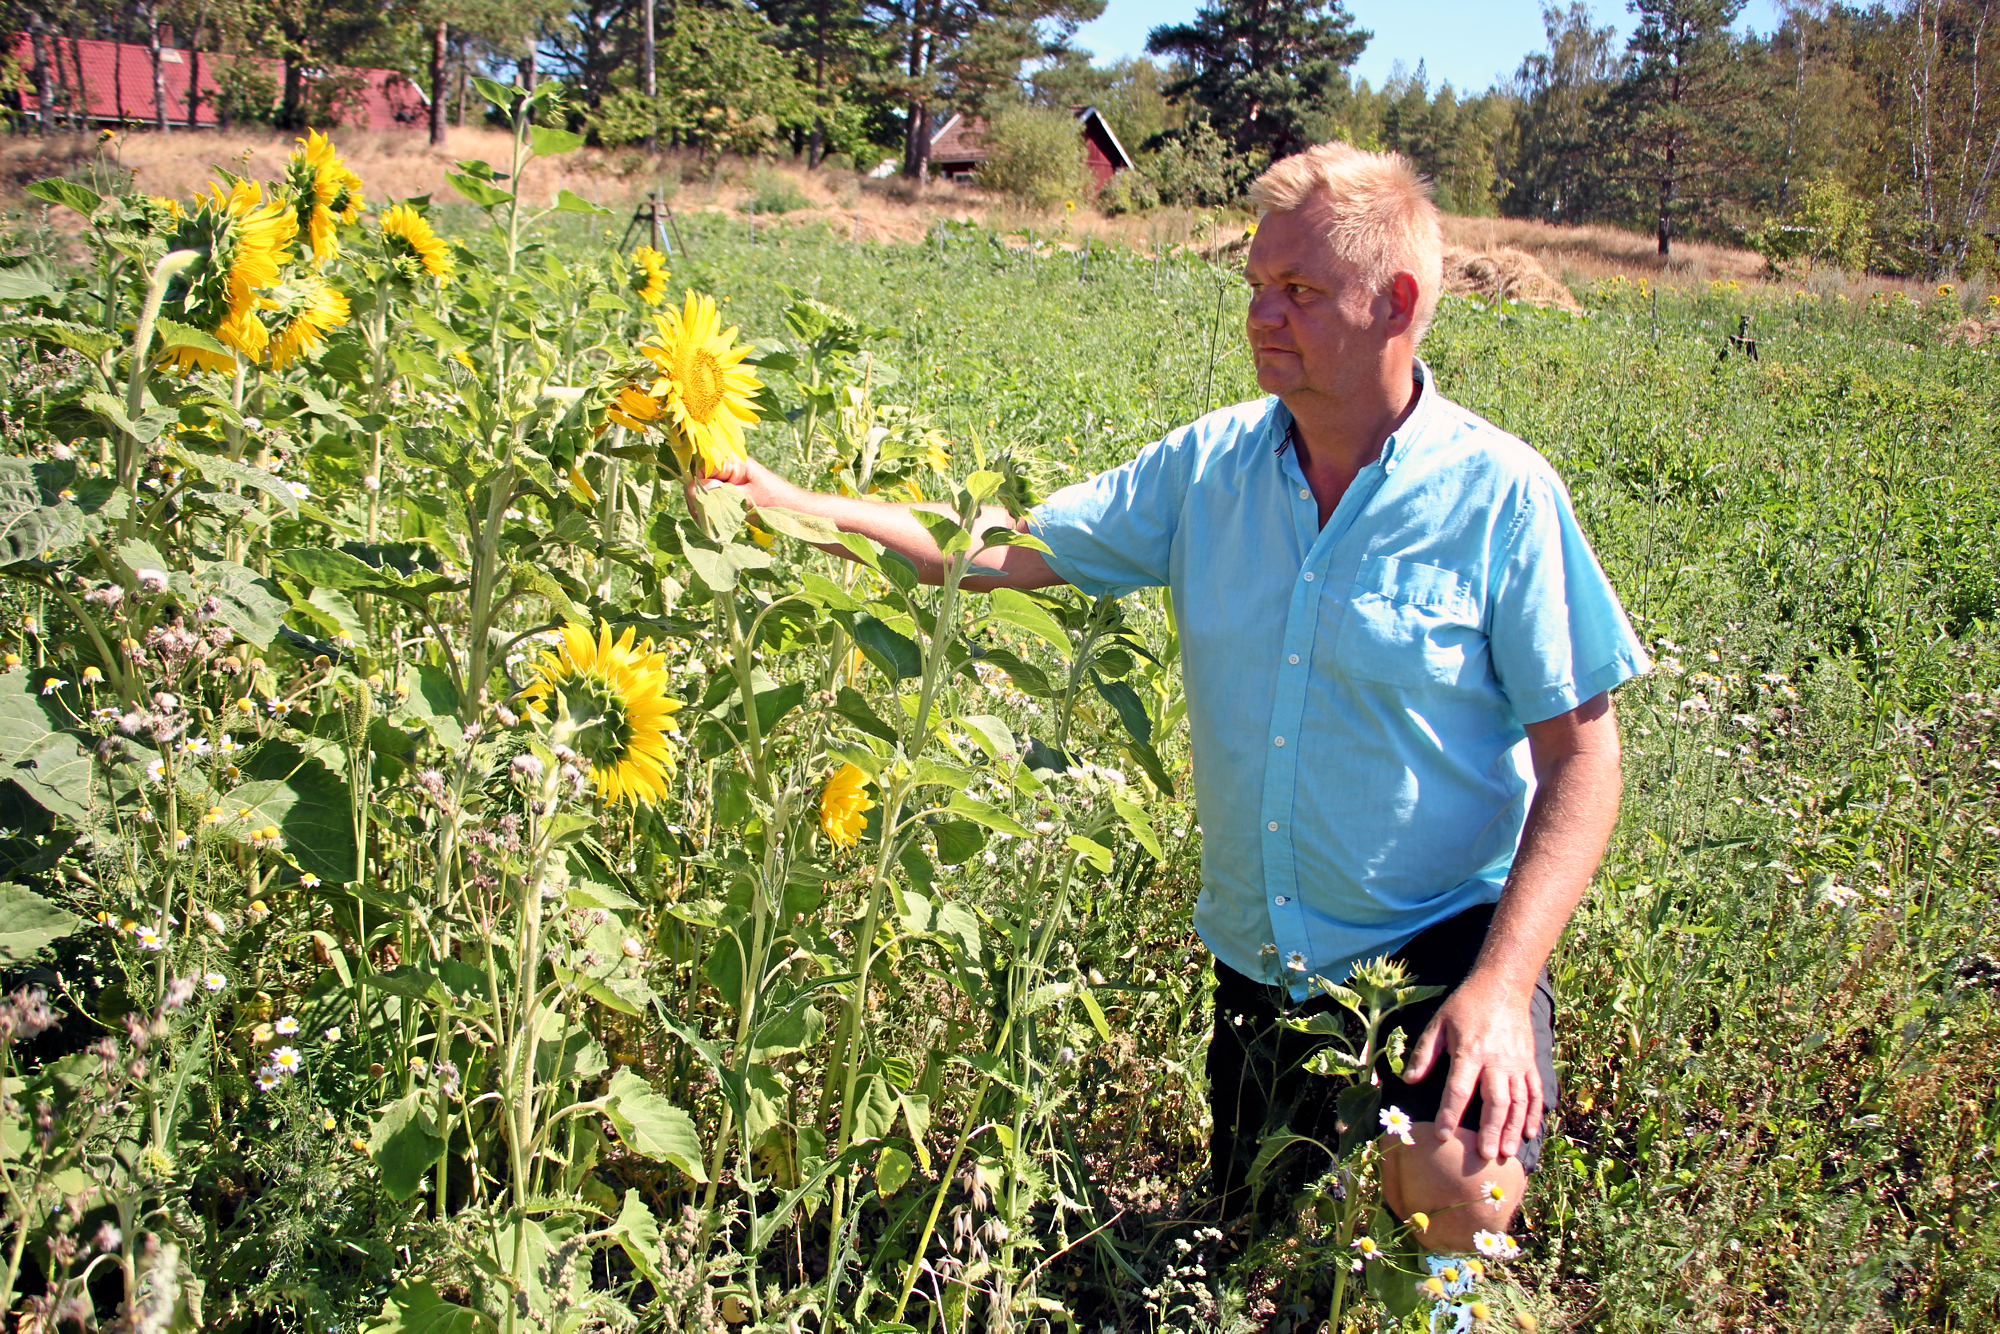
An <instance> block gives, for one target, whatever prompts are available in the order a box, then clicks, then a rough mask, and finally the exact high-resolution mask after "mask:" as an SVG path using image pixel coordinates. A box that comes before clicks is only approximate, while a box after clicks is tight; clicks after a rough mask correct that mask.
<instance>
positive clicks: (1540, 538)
mask: <svg viewBox="0 0 2000 1334" xmlns="http://www.w3.org/2000/svg"><path fill="white" fill-rule="evenodd" d="M1417 378H1418V386H1419V397H1418V401H1417V404H1416V407H1415V408H1414V409H1413V410H1412V411H1411V413H1410V414H1409V416H1408V418H1407V419H1406V420H1405V421H1404V423H1403V425H1402V427H1401V428H1400V429H1398V430H1397V431H1396V433H1395V434H1394V435H1392V436H1390V437H1389V440H1388V442H1387V443H1386V444H1384V445H1383V447H1382V452H1381V455H1380V456H1379V457H1378V458H1377V459H1376V460H1375V461H1374V462H1373V463H1371V464H1369V465H1368V466H1367V467H1365V468H1363V469H1362V470H1361V472H1360V474H1359V475H1358V476H1357V477H1356V478H1355V479H1354V483H1353V484H1352V485H1351V486H1349V487H1348V489H1347V494H1346V495H1344V496H1342V497H1341V500H1340V504H1339V505H1338V506H1337V507H1336V508H1335V510H1334V512H1333V515H1332V517H1331V518H1329V519H1328V520H1327V523H1326V526H1325V527H1324V528H1322V527H1320V526H1319V510H1318V505H1317V502H1316V501H1315V500H1314V499H1313V494H1312V489H1311V487H1309V486H1308V485H1307V484H1306V479H1305V475H1304V473H1303V472H1301V471H1300V468H1299V463H1298V459H1297V456H1296V453H1295V451H1294V450H1293V449H1292V447H1291V445H1290V427H1291V420H1292V419H1291V414H1290V412H1289V411H1287V410H1286V408H1285V406H1284V405H1283V404H1282V403H1281V402H1280V401H1279V400H1278V399H1276V398H1267V399H1262V400H1259V401H1256V402H1250V403H1242V404H1238V405H1237V406H1235V407H1233V408H1225V409H1223V410H1221V411H1219V412H1213V413H1210V414H1209V415H1208V416H1206V417H1203V418H1202V419H1201V420H1199V421H1197V422H1195V423H1193V424H1192V425H1190V426H1186V427H1183V428H1181V429H1180V430H1177V431H1175V432H1173V433H1172V434H1170V435H1168V436H1167V437H1166V438H1165V439H1163V440H1161V441H1159V442H1157V443H1156V444H1153V445H1150V446H1148V447H1147V448H1146V449H1144V450H1143V451H1141V452H1140V454H1139V456H1138V457H1137V458H1135V459H1133V460H1132V461H1131V462H1129V463H1127V464H1125V465H1124V466H1122V467H1119V468H1114V469H1112V470H1111V471H1109V472H1106V473H1103V474H1101V475H1099V476H1097V477H1095V478H1093V479H1091V480H1090V481H1087V482H1079V483H1077V484H1076V485H1074V486H1068V487H1064V488H1063V489H1062V490H1060V491H1058V492H1056V493H1055V494H1054V495H1053V496H1051V497H1049V499H1048V501H1047V502H1046V503H1045V504H1043V505H1041V506H1039V507H1037V508H1036V510H1035V512H1034V515H1033V520H1032V523H1033V531H1034V533H1035V535H1036V536H1038V537H1040V538H1041V539H1042V540H1043V541H1044V542H1046V543H1047V544H1048V545H1049V548H1050V550H1051V551H1053V552H1054V555H1053V557H1052V558H1051V559H1050V561H1049V563H1050V564H1051V565H1052V566H1053V567H1054V568H1055V571H1056V573H1057V574H1059V575H1061V576H1062V578H1063V579H1065V580H1067V581H1068V582H1069V583H1071V584H1073V585H1074V586H1076V587H1077V588H1079V589H1081V590H1083V591H1084V592H1086V593H1089V594H1092V595H1093V596H1096V595H1102V594H1112V595H1119V596H1122V595H1123V594H1126V593H1129V592H1131V591H1133V590H1135V589H1139V588H1149V587H1157V586H1160V585H1165V586H1167V587H1170V588H1172V589H1173V594H1174V612H1175V616H1176V619H1177V621H1178V624H1179V631H1180V641H1181V655H1182V670H1183V673H1184V678H1185V681H1186V686H1187V703H1188V722H1189V726H1190V728H1191V731H1192V740H1193V746H1194V780H1195V796H1196V800H1197V802H1198V809H1199V812H1200V818H1201V829H1202V859H1201V860H1202V890H1201V897H1200V899H1199V901H1198V902H1197V903H1196V905H1195V913H1194V924H1195V929H1196V930H1197V931H1198V932H1200V934H1201V938H1202V939H1203V941H1205V942H1206V943H1207V945H1208V947H1209V948H1210V949H1211V950H1213V951H1214V952H1215V954H1216V956H1217V957H1218V958H1220V959H1221V960H1222V961H1223V962H1224V963H1226V964H1228V965H1229V966H1230V967H1232V968H1234V969H1236V970H1237V971H1238V972H1241V973H1245V974H1247V975H1249V976H1250V977H1253V978H1259V979H1262V980H1266V981H1277V980H1280V979H1281V978H1282V979H1283V980H1284V981H1286V982H1289V983H1291V984H1292V990H1293V993H1294V995H1296V996H1300V997H1303V996H1304V994H1305V989H1304V983H1305V980H1306V979H1307V978H1308V977H1311V976H1314V975H1318V976H1323V977H1325V978H1327V979H1328V980H1330V981H1339V980H1341V979H1343V978H1344V977H1345V976H1346V975H1347V970H1348V968H1349V966H1350V965H1352V964H1353V963H1355V962H1356V961H1358V960H1362V959H1368V958H1373V957H1375V956H1376V955H1380V954H1386V953H1392V952H1394V951H1395V950H1397V949H1400V948H1401V947H1402V946H1403V945H1404V944H1406V943H1408V941H1409V940H1410V939H1411V938H1412V937H1413V936H1415V935H1416V934H1417V933H1418V932H1420V931H1423V930H1424V929H1425V928H1427V927H1430V926H1432V925H1434V924H1436V923H1438V922H1441V921H1443V920H1445V919H1446V918H1449V917H1452V916H1455V915H1456V914H1458V913H1460V912H1463V911H1465V910H1466V909H1467V908H1470V907H1473V906H1475V905H1477V904H1481V903H1494V902H1497V901H1498V900H1499V898H1500V890H1501V887H1502V886H1503V885H1504V884H1505V883H1506V879H1507V873H1508V870H1509V868H1510V867H1511V866H1512V865H1513V861H1514V854H1515V850H1516V849H1517V848H1518V847H1519V846H1520V841H1521V829H1522V826H1523V824H1524V823H1525V821H1526V818H1527V811H1528V803H1529V801H1530V799H1531V798H1532V796H1533V793H1534V786H1535V783H1534V772H1533V769H1532V767H1531V765H1530V762H1529V756H1528V745H1527V734H1526V732H1525V731H1524V730H1523V724H1526V723H1534V722H1540V721H1542V720H1544V719H1547V718H1553V717H1556V716H1557V715H1558V714H1562V713H1566V712H1568V711H1569V710H1571V709H1573V708H1575V707H1576V706H1577V705H1578V704H1581V703H1582V702H1584V701H1585V700H1588V699H1590V698H1591V697H1593V696H1595V695H1597V694H1598V693H1600V692H1602V691H1606V690H1609V689H1611V688H1612V687H1614V686H1616V685H1618V684H1620V683H1621V682H1624V681H1626V680H1629V679H1630V678H1632V677H1634V676H1637V675H1638V674H1639V673H1641V672H1643V671H1645V670H1647V668H1648V666H1649V665H1650V664H1649V663H1648V662H1647V659H1646V654H1645V650H1644V649H1643V648H1642V647H1641V646H1640V644H1639V641H1638V640H1637V639H1636V638H1635V637H1634V636H1633V634H1632V629H1631V626H1630V625H1629V624H1628V623H1627V622H1626V619H1625V614H1624V612H1623V610H1622V609H1621V608H1620V607H1619V605H1618V598H1617V595H1616V594H1615V593H1613V592H1612V590H1611V585H1610V584H1609V582H1608V581H1607V580H1606V579H1605V577H1604V572H1603V571H1602V570H1600V569H1599V568H1598V565H1597V561H1596V558H1595V557H1593V556H1592V555H1591V551H1590V547H1589V544H1588V543H1587V542H1585V540H1584V537H1583V533H1582V532H1581V531H1580V530H1579V529H1578V527H1577V523H1576V515H1575V513H1574V512H1573V511H1572V510H1571V508H1570V502H1569V493H1568V491H1567V490H1566V489H1565V488H1564V486H1563V483H1562V479H1561V478H1559V477H1557V476H1556V473H1555V470H1554V469H1553V468H1551V467H1550V466H1549V464H1548V461H1547V460H1545V459H1544V458H1542V456H1541V455H1540V454H1537V453H1536V452H1535V451H1534V450H1533V449H1531V448H1529V447H1528V446H1527V445H1526V444H1524V443H1522V442H1521V441H1520V440H1517V439H1515V438H1514V437H1513V436H1511V435H1508V434H1507V433H1506V432H1505V431H1502V430H1500V429H1499V428H1498V427H1496V426H1494V425H1492V424H1491V423H1489V422H1487V421H1484V420H1482V419H1481V418H1479V417H1477V416H1474V415H1473V414H1472V413H1470V412H1467V411H1466V410H1465V409H1464V408H1461V407H1459V406H1458V405H1457V404H1455V403H1452V402H1450V401H1449V400H1448V399H1445V398H1444V397H1443V396H1441V395H1440V394H1438V392H1437V391H1436V390H1435V389H1434V388H1433V387H1432V385H1431V377H1430V373H1429V371H1428V370H1427V369H1426V368H1425V367H1424V366H1423V365H1422V364H1421V363H1419V364H1418V366H1417Z"/></svg>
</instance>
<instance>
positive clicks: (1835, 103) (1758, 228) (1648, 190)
mask: <svg viewBox="0 0 2000 1334" xmlns="http://www.w3.org/2000/svg"><path fill="white" fill-rule="evenodd" d="M1743 7H1744V0H1630V3H1629V8H1630V9H1631V11H1632V13H1633V16H1634V19H1635V22H1634V24H1633V27H1632V30H1631V33H1630V36H1629V37H1627V38H1625V39H1624V40H1622V41H1621V40H1619V38H1618V35H1617V30H1616V29H1615V28H1613V27H1610V26H1605V25H1600V24H1598V23H1596V21H1595V19H1594V17H1593V14H1592V12H1591V9H1590V7H1589V6H1588V5H1586V4H1584V3H1579V2H1573V3H1569V4H1568V5H1567V6H1566V7H1563V6H1556V5H1550V6H1548V7H1547V8H1545V10H1544V14H1543V17H1544V25H1545V31H1546V39H1547V40H1546V46H1545V49H1543V50H1541V51H1537V52H1535V53H1533V54H1531V55H1529V56H1528V57H1527V58H1526V59H1525V60H1524V61H1523V62H1522V63H1521V66H1520V68H1519V69H1518V70H1517V71H1516V72H1515V74H1514V75H1513V76H1512V77H1511V78H1509V79H1506V80H1504V81H1502V82H1499V83H1497V84H1495V85H1494V86H1492V87H1490V88H1487V89H1485V90H1482V91H1476V92H1475V91H1472V90H1469V89H1457V88H1454V87H1453V86H1452V85H1451V84H1450V83H1448V82H1446V83H1439V84H1436V85H1433V84H1432V82H1431V80H1430V79H1429V78H1428V76H1427V73H1426V71H1425V68H1424V66H1423V64H1422V63H1421V62H1419V63H1418V65H1417V66H1416V68H1415V70H1413V71H1412V70H1408V69H1406V68H1404V67H1402V66H1400V65H1399V66H1398V67H1397V68H1396V69H1395V71H1394V73H1393V74H1392V76H1391V77H1390V78H1389V79H1388V80H1387V81H1386V82H1384V83H1383V84H1382V85H1381V86H1380V87H1373V86H1371V85H1370V84H1369V83H1368V82H1367V81H1366V80H1357V79H1355V78H1353V77H1352V70H1353V67H1354V65H1355V62H1356V61H1357V60H1358V58H1359V57H1360V55H1361V53H1362V52H1363V50H1365V49H1366V47H1367V44H1368V42H1369V41H1370V40H1371V37H1372V34H1370V33H1369V32H1367V31H1366V30H1364V29H1362V28H1361V27H1359V26H1358V25H1357V24H1356V23H1355V21H1354V18H1353V16H1352V15H1351V14H1350V13H1349V12H1348V11H1347V9H1346V8H1345V6H1344V5H1343V4H1341V3H1340V2H1339V0H1209V3H1207V4H1206V5H1204V7H1203V8H1202V9H1201V10H1200V11H1199V12H1198V13H1197V15H1196V17H1195V18H1194V19H1193V20H1192V21H1191V22H1188V23H1185V24H1170V25H1164V26H1161V27H1158V28H1155V29H1154V30H1153V31H1152V33H1151V35H1150V38H1149V41H1148V47H1147V50H1148V56H1149V57H1150V58H1145V59H1128V60H1122V61H1119V62H1116V63H1113V64H1110V65H1099V64H1096V63H1094V62H1093V61H1092V59H1091V57H1090V54H1089V53H1088V52H1086V51H1083V50H1080V49H1079V48H1078V47H1077V46H1076V44H1075V34H1076V30H1077V28H1078V26H1079V25H1080V24H1082V23H1084V22H1086V21H1088V20H1089V19H1091V18H1094V17H1096V16H1097V15H1098V14H1099V13H1100V12H1102V9H1103V0H76V2H75V3H72V4H69V5H65V6H63V7H61V8H60V9H54V8H52V7H49V6H47V5H45V4H42V3H40V0H0V26H7V27H11V28H13V29H15V30H17V31H22V32H29V33H31V34H33V35H34V37H35V47H34V49H35V51H36V53H37V54H36V60H37V61H40V60H41V59H42V57H41V55H40V52H41V50H42V49H43V47H44V45H45V44H46V45H48V46H49V47H50V48H51V49H53V48H54V47H55V46H56V45H57V44H56V43H55V41H54V39H55V38H57V37H61V36H89V37H110V38H117V39H120V40H126V41H137V42H141V43H144V42H148V41H157V40H158V35H159V34H160V33H161V32H162V31H163V30H167V31H170V32H171V33H172V34H174V37H173V40H174V41H175V42H176V43H178V44H180V45H183V46H190V47H193V48H196V49H202V50H208V51H215V52H223V53H251V54H258V55H268V56H279V57H283V58H284V59H285V60H286V61H287V62H288V64H287V70H288V71H292V70H295V69H298V68H302V67H311V66H313V65H315V64H317V65H322V66H327V67H331V66H386V67H390V68H395V69H400V70H403V71H405V72H406V73H408V74H410V76H411V77H412V78H413V79H414V80H415V81H416V82H418V83H419V84H421V85H422V86H424V87H425V88H426V89H427V90H430V91H431V92H432V93H433V94H434V96H433V98H432V104H433V105H432V113H433V123H432V130H433V133H434V135H435V136H436V137H438V138H440V139H441V138H442V133H443V128H444V125H445V124H446V123H447V121H450V122H463V120H464V119H465V118H466V117H467V116H472V117H474V118H477V117H478V116H480V115H481V114H483V111H482V108H483V103H482V102H481V101H480V99H478V98H477V97H476V96H473V95H472V94H471V93H470V91H469V86H468V81H469V78H470V76H471V75H473V74H485V75H488V76H491V77H499V78H509V79H513V80H515V81H518V82H522V83H526V84H530V85H532V84H533V83H534V82H535V81H536V80H537V79H538V78H542V77H547V76H555V77H559V78H561V79H562V80H563V82H564V83H565V85H566V86H567V87H568V88H569V90H570V98H571V103H570V105H571V116H572V123H573V124H575V125H576V126H578V127H579V128H583V129H586V130H587V131H588V132H589V133H590V134H591V135H592V136H593V137H594V138H595V139H596V140H597V141H598V142H600V143H602V144H605V145H614V146H615V145H620V144H645V145H647V146H650V147H663V146H674V147H685V148H691V149H695V150H699V151H701V152H705V153H723V152H729V153H741V154H790V155H795V156H797V157H799V158H801V159H803V160H804V161H805V162H806V163H807V164H808V165H814V166H817V165H818V164H820V163H822V162H824V161H826V160H827V159H828V158H829V157H831V158H833V159H834V160H835V161H836V162H839V163H845V164H848V165H861V166H872V165H873V164H874V163H875V162H878V161H881V160H883V159H884V158H888V159H892V160H896V161H897V162H898V163H899V165H900V168H901V170H902V171H903V173H904V174H905V175H907V176H911V177H922V176H924V175H925V174H926V173H927V172H928V169H929V161H928V158H929V146H930V140H931V137H932V135H933V134H934V133H935V132H936V130H937V128H938V127H939V126H940V125H941V124H942V123H943V121H944V120H945V119H946V118H947V117H948V116H949V115H950V114H952V113H954V112H967V113H971V114H976V115H982V116H987V117H1006V116H1008V115H1010V114H1012V115H1030V114H1033V112H1034V110H1035V109H1036V108H1043V109H1046V110H1048V111H1049V112H1051V113H1055V112H1060V111H1062V110H1064V109H1066V108H1068V107H1070V106H1075V105H1080V104H1084V103H1091V104H1095V105H1097V106H1098V107H1099V108H1100V110H1101V111H1102V112H1103V113H1104V115H1105V117H1106V119H1107V120H1108V121H1109V122H1110V124H1111V125H1112V127H1113V128H1114V130H1115V131H1116V132H1117V133H1118V135H1119V136H1120V138H1121V140H1122V141H1123V142H1124V143H1125V144H1126V145H1127V147H1128V148H1129V149H1132V150H1135V152H1136V156H1137V158H1138V161H1139V166H1140V170H1139V172H1138V173H1136V175H1133V174H1128V175H1131V179H1125V178H1121V179H1120V180H1118V181H1117V182H1115V183H1114V186H1115V192H1116V193H1115V196H1114V197H1108V198H1107V199H1106V201H1105V203H1106V204H1107V206H1108V207H1112V208H1114V209H1115V208H1134V207H1136V208H1143V207H1147V206H1149V205H1151V204H1153V203H1154V202H1165V203H1169V204H1183V205H1197V206H1209V205H1221V204H1226V203H1229V202H1231V201H1233V200H1234V199H1235V198H1237V197H1239V196H1240V193H1241V190H1242V188H1243V186H1244V185H1245V183H1246V182H1247V181H1248V180H1250V179H1251V178H1252V177H1253V176H1254V175H1255V174H1256V172H1257V171H1258V170H1259V169H1261V167H1262V166H1263V165H1264V164H1265V163H1267V162H1269V161H1271V160H1272V159H1273V158H1275V157H1278V156H1282V155H1283V154H1285V153H1289V152H1293V151H1296V150H1297V149H1298V148H1300V147H1302V146H1304V145H1306V144H1309V143H1313V142H1317V141H1319V140H1323V139H1328V138H1345V139H1348V140H1351V141H1353V142H1355V143H1359V144H1362V145H1365V146H1373V147H1383V148H1393V149H1396V150H1398V151H1401V152H1403V153H1406V154H1408V155H1409V156H1410V157H1411V158H1413V159H1414V160H1415V161H1416V163H1417V164H1418V166H1419V167H1420V168H1421V169H1422V170H1423V171H1424V172H1425V173H1426V174H1428V175H1429V176H1430V177H1431V178H1432V180H1433V181H1435V182H1436V186H1437V190H1438V195H1439V199H1440V202H1441V203H1443V204H1444V206H1445V207H1446V208H1447V209H1449V210H1451V211H1454V212H1458V213H1466V214H1493V215H1505V216H1512V217H1523V218H1536V219H1543V220H1546V221H1549V222H1556V223H1586V222H1603V223H1612V224H1617V225H1621V226H1627V227H1639V228H1643V229H1644V230H1646V231H1648V232H1650V233H1651V234H1652V235H1654V236H1655V238H1656V240H1657V245H1658V249H1659V251H1660V253H1661V254H1663V255H1669V254H1671V252H1672V249H1673V246H1674V243H1675V242H1676V241H1677V240H1681V239H1714V240H1725V241H1732V242H1737V243H1749V244H1753V245H1756V246H1758V247H1759V248H1761V249H1763V250H1764V251H1765V253H1767V254H1768V255H1770V256H1771V257H1772V260H1773V262H1774V263H1775V264H1780V265H1786V264H1801V265H1805V264H1815V263H1832V264H1837V265H1840V266H1842V267H1846V268H1858V267H1872V268H1875V269H1879V270H1884V271H1889V272H1896V273H1911V274H1915V273H1924V274H1942V273H1944V272H1947V271H1966V270H1979V269H1986V268H1991V267H1992V266H1993V265H1994V262H1995V261H1994V236H1993V232H1994V231H1995V230H1997V229H1996V225H1995V219H1994V212H1995V210H1994V205H1993V187H1994V183H1995V176H1996V172H2000V86H1996V85H2000V14H1996V12H1995V11H1996V8H2000V0H1877V2H1876V3H1870V4H1854V3H1842V2H1841V0H1787V3H1786V4H1785V5H1784V7H1783V9H1782V11H1781V16H1780V21H1779V22H1778V24H1777V25H1776V27H1775V28H1774V29H1773V30H1772V31H1770V32H1766V33H1759V32H1749V31H1744V30H1742V28H1741V27H1740V25H1739V22H1738V21H1739V19H1740V17H1741V14H1742V10H1743ZM4 73H6V74H7V76H8V77H9V78H11V79H12V81H13V85H14V86H15V87H22V86H26V84H27V83H28V82H29V72H28V71H25V70H19V69H16V70H13V71H6V72H4ZM254 77H255V76H254V72H247V73H246V72H244V70H243V69H241V68H239V70H238V72H237V73H236V75H235V76H234V78H235V83H234V85H225V87H224V88H223V90H222V92H221V93H220V94H219V97H220V99H222V100H224V101H227V102H229V103H230V105H229V106H227V107H218V108H217V110H218V111H220V112H222V113H223V114H224V115H225V117H227V116H230V115H233V116H234V117H236V118H238V119H259V118H262V119H270V120H272V121H274V122H275V123H277V124H279V125H281V126H288V127H294V126H299V125H304V124H306V123H308V122H313V123H323V122H324V121H325V120H326V119H328V117H329V113H330V111H332V110H337V109H336V108H329V107H328V106H327V105H324V104H323V103H324V99H326V98H327V97H330V96H334V95H336V94H337V91H338V87H339V84H338V81H337V80H332V81H328V80H324V79H322V80H315V81H312V82H311V83H310V84H308V83H307V82H305V81H303V80H300V79H298V78H297V77H296V76H295V75H294V76H293V77H291V78H290V79H288V81H287V83H286V85H285V86H284V87H282V88H260V87H257V86H254ZM315 97H318V98H320V99H322V104H317V105H316V104H315V102H314V98H315ZM146 118H148V117H146V116H144V115H143V113H142V116H141V119H146Z"/></svg>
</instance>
